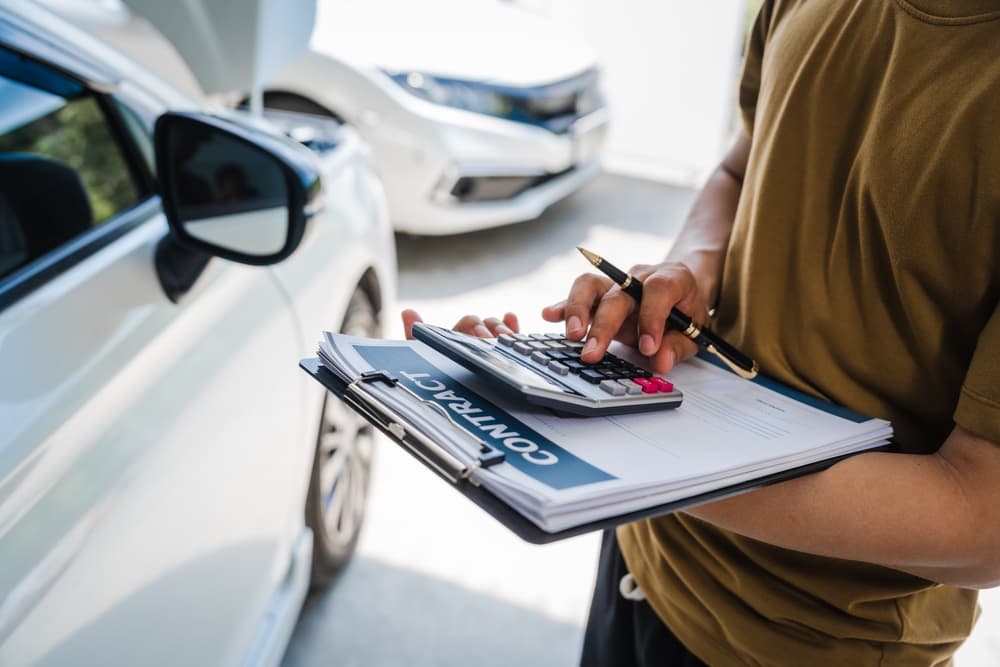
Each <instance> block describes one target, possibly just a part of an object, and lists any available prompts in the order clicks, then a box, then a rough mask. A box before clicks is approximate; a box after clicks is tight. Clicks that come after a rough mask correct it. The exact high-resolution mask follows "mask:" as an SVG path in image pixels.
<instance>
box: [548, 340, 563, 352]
mask: <svg viewBox="0 0 1000 667" xmlns="http://www.w3.org/2000/svg"><path fill="white" fill-rule="evenodd" d="M545 344H546V345H548V346H549V348H551V349H553V350H565V349H566V345H564V344H563V343H560V342H559V341H557V340H547V341H545Z"/></svg>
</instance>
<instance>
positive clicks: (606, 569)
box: [580, 530, 704, 667]
mask: <svg viewBox="0 0 1000 667" xmlns="http://www.w3.org/2000/svg"><path fill="white" fill-rule="evenodd" d="M627 573H628V570H627V569H626V568H625V559H623V558H622V553H621V551H619V550H618V540H617V539H615V532H614V531H613V530H608V531H605V532H604V539H603V540H602V541H601V559H600V561H599V563H598V566H597V585H596V587H595V588H594V599H593V600H592V601H591V603H590V616H589V617H588V618H587V630H586V633H585V634H584V636H583V656H582V657H581V658H580V665H581V667H626V666H628V665H635V666H636V667H645V666H646V665H658V666H662V665H673V666H675V667H703V666H704V663H703V662H701V661H700V660H698V658H696V657H695V656H694V655H692V654H691V653H690V652H689V651H688V650H687V649H686V648H685V647H684V645H683V644H681V643H680V641H679V640H678V639H677V637H674V635H673V634H672V633H671V632H670V630H669V629H667V626H666V625H664V624H663V621H661V620H660V618H659V617H658V616H657V615H656V612H654V611H653V608H652V607H650V606H649V603H647V602H646V601H645V600H641V601H633V600H626V599H625V598H623V597H622V596H621V594H620V593H619V592H618V583H619V582H620V581H621V578H622V577H624V576H625V574H627Z"/></svg>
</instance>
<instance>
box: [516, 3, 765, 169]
mask: <svg viewBox="0 0 1000 667" xmlns="http://www.w3.org/2000/svg"><path fill="white" fill-rule="evenodd" d="M514 4H516V5H518V6H520V7H522V8H524V9H527V10H529V11H534V12H537V13H539V14H542V15H544V16H548V17H550V18H552V19H554V20H556V21H558V22H560V23H564V24H567V25H571V26H573V27H574V28H576V29H578V30H580V31H581V32H582V33H583V34H584V35H585V37H586V38H587V40H588V41H589V42H590V44H591V45H592V46H593V47H594V48H595V50H596V51H597V54H598V58H599V61H600V63H601V66H602V68H603V75H604V91H605V93H606V95H607V97H608V102H609V105H610V106H611V113H612V120H611V122H612V125H611V130H610V134H609V136H608V143H607V146H606V149H605V154H604V157H605V160H604V163H605V167H606V168H607V169H608V170H610V171H621V172H626V173H631V174H635V175H639V176H645V177H648V178H655V179H660V180H665V181H669V182H673V183H679V184H687V185H691V184H696V183H699V182H700V181H701V180H702V179H703V178H704V177H705V176H706V175H707V173H708V172H709V171H710V170H711V169H712V168H714V166H715V165H716V164H717V163H718V160H719V158H720V156H721V153H722V151H723V150H724V148H725V146H726V144H727V143H728V141H729V140H730V138H731V136H732V128H733V119H734V107H735V104H736V84H737V77H738V74H739V62H740V52H739V50H740V48H741V44H742V36H743V22H744V17H745V12H746V0H516V1H515V3H514Z"/></svg>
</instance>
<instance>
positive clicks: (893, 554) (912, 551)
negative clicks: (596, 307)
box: [689, 445, 1000, 588]
mask: <svg viewBox="0 0 1000 667" xmlns="http://www.w3.org/2000/svg"><path fill="white" fill-rule="evenodd" d="M990 446H992V447H995V445H990ZM998 451H1000V450H998ZM987 454H989V452H988V450H987ZM987 459H988V460H986V459H984V460H986V463H987V464H988V466H993V465H995V464H996V459H997V452H993V453H992V455H991V456H987ZM975 465H977V466H980V467H982V464H981V463H980V462H977V463H976V464H975ZM961 468H962V466H959V467H958V468H956V466H955V465H954V464H953V463H952V462H951V461H949V460H948V457H946V456H941V455H940V454H935V455H929V456H915V455H905V454H885V453H870V454H861V455H858V456H855V457H852V458H850V459H847V460H846V461H843V462H841V463H839V464H837V465H835V466H833V467H831V468H830V469H828V470H826V471H824V472H822V473H818V474H815V475H809V476H806V477H802V478H798V479H794V480H790V481H788V482H784V483H781V484H777V485H774V486H770V487H766V488H763V489H760V490H757V491H754V492H751V493H748V494H744V495H741V496H737V497H734V498H729V499H726V500H722V501H718V502H715V503H710V504H707V505H703V506H701V507H697V508H694V509H693V510H691V511H690V512H689V513H690V514H691V515H693V516H696V517H698V518H700V519H703V520H705V521H708V522H710V523H713V524H716V525H718V526H720V527H722V528H726V529H728V530H731V531H733V532H736V533H739V534H741V535H746V536H747V537H751V538H754V539H757V540H761V541H763V542H768V543H770V544H774V545H777V546H780V547H784V548H787V549H794V550H797V551H803V552H807V553H812V554H817V555H822V556H830V557H834V558H844V559H849V560H858V561H865V562H869V563H877V564H880V565H885V566H887V567H892V568H895V569H898V570H903V571H905V572H909V573H911V574H915V575H917V576H921V577H925V578H927V579H931V580H933V581H937V582H940V583H946V584H951V585H956V586H964V587H969V588H985V587H989V586H995V585H997V584H998V583H1000V580H998V579H1000V563H998V557H997V553H998V551H1000V538H998V532H1000V531H998V530H997V525H998V520H1000V515H998V511H997V509H996V501H997V498H996V492H995V491H990V490H989V489H990V488H991V486H990V480H989V479H985V478H984V479H982V480H981V483H980V481H977V480H975V479H972V482H970V475H971V476H976V475H980V474H981V473H980V472H978V471H975V470H973V471H972V472H971V473H970V472H968V471H963V470H962V469H961ZM993 486H995V481H994V482H993ZM970 488H971V489H985V490H986V491H985V493H986V494H989V497H988V498H985V499H984V498H983V492H981V491H978V490H976V491H974V492H973V491H970Z"/></svg>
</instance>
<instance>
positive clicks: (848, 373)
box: [404, 0, 1000, 665]
mask: <svg viewBox="0 0 1000 667" xmlns="http://www.w3.org/2000/svg"><path fill="white" fill-rule="evenodd" d="M740 106H741V110H742V112H743V120H744V129H745V132H744V133H743V135H742V136H741V137H740V138H739V139H738V140H737V142H736V144H735V146H734V147H733V148H732V150H731V151H730V152H729V154H728V155H727V156H726V157H725V159H724V160H723V162H722V164H721V165H720V167H719V169H718V170H717V171H716V172H715V173H714V174H713V175H712V176H711V177H710V179H709V181H708V182H707V184H706V185H705V187H704V189H703V190H702V191H701V193H700V195H699V196H698V198H697V199H696V201H695V204H694V206H693V208H692V211H691V214H690V216H689V218H688V220H687V222H686V224H685V226H684V228H683V230H682V232H681V234H680V236H679V237H678V240H677V242H676V244H675V245H674V247H673V249H672V250H671V252H670V255H669V257H668V260H667V261H666V262H664V263H662V264H659V265H656V266H641V267H636V268H634V269H633V270H632V273H633V274H635V275H637V276H638V277H640V278H642V279H644V281H645V287H644V297H643V302H642V304H641V307H639V308H638V310H636V306H635V303H634V302H633V301H632V300H631V298H630V297H628V296H627V295H626V294H624V293H622V292H621V291H620V290H619V289H618V288H617V287H614V286H612V285H611V284H610V282H609V281H608V280H607V279H605V278H602V277H598V276H581V277H580V278H579V279H577V281H576V282H575V283H574V285H573V288H572V290H571V291H570V295H569V298H568V299H567V300H566V301H565V302H564V303H561V304H557V305H556V306H553V307H551V308H548V309H546V311H545V312H544V313H543V315H544V316H545V317H546V319H548V320H549V321H560V320H565V321H566V328H567V333H568V334H569V335H570V336H572V337H575V338H581V337H583V336H586V338H587V343H586V347H585V355H584V358H585V360H586V359H587V358H588V355H589V357H590V358H591V359H596V358H599V357H600V356H601V355H602V354H603V353H604V350H605V349H606V348H607V345H608V343H609V342H610V341H611V340H612V339H613V338H619V339H621V340H624V341H626V342H630V343H634V344H636V345H637V346H638V348H639V350H640V351H641V352H643V353H644V354H646V355H648V356H649V358H650V360H651V363H652V364H653V366H654V367H655V368H656V370H658V371H661V372H665V371H667V370H669V369H670V368H671V367H672V366H673V365H674V364H675V363H676V362H677V361H679V360H681V359H684V358H686V357H687V356H690V355H691V354H692V353H693V352H694V351H695V348H694V345H693V344H692V343H691V342H690V341H688V340H687V339H685V338H684V337H682V336H681V335H680V334H679V333H678V332H675V331H667V332H664V321H665V319H666V313H667V312H668V309H669V308H671V307H673V306H676V307H678V308H679V309H680V310H682V311H685V312H687V313H688V314H690V315H693V316H696V317H707V312H708V308H709V306H710V305H715V306H716V315H715V319H714V321H713V327H714V328H715V330H716V331H718V332H719V333H720V334H721V335H722V336H723V337H725V338H726V339H727V340H729V341H730V342H732V343H734V344H735V345H736V346H737V347H739V348H741V349H743V350H744V351H745V352H746V353H748V354H749V355H750V356H752V357H754V358H755V359H757V360H758V361H759V362H760V365H761V368H762V370H763V372H765V373H767V374H768V375H771V376H773V377H775V378H777V379H779V380H781V381H783V382H786V383H788V384H790V385H792V386H795V387H797V388H799V389H802V390H803V391H806V392H810V393H812V394H815V395H818V396H822V397H824V398H827V399H829V400H831V401H834V402H836V403H840V404H843V405H845V406H847V407H850V408H852V409H854V410H856V411H858V412H862V413H866V414H870V415H874V416H879V417H883V418H887V419H890V420H891V421H892V423H893V426H894V428H895V433H896V442H897V444H898V445H899V447H900V449H901V452H900V453H892V454H888V453H867V454H862V455H858V456H855V457H853V458H850V459H848V460H846V461H844V462H842V463H838V464H836V465H835V466H833V467H831V468H830V469H828V470H827V471H824V472H822V473H818V474H815V475H810V476H807V477H802V478H799V479H796V480H792V481H788V482H784V483H781V484H777V485H774V486H770V487H767V488H764V489H761V490H758V491H754V492H751V493H747V494H744V495H741V496H737V497H735V498H731V499H727V500H722V501H718V502H713V503H709V504H706V505H702V506H700V507H697V508H694V509H691V510H689V511H686V512H678V513H675V514H671V515H668V516H664V517H659V518H656V519H651V520H647V521H641V522H638V523H634V524H629V525H626V526H622V527H620V528H619V529H618V530H617V532H616V534H615V535H608V536H606V538H605V543H604V545H603V547H602V556H601V564H600V568H599V570H600V571H599V575H598V583H597V589H596V590H595V598H594V603H593V607H592V610H591V617H590V621H589V623H588V630H587V637H586V640H585V645H584V656H583V662H584V664H609V665H610V664H619V665H620V664H654V663H655V664H697V661H698V660H701V661H704V662H707V663H709V664H713V665H727V664H740V665H742V664H750V665H802V664H814V665H820V664H822V665H826V664H837V665H888V664H906V665H930V664H945V663H947V662H949V661H950V657H951V655H952V654H953V653H954V651H955V650H956V649H957V648H958V646H959V645H960V644H961V642H962V641H963V640H964V639H965V637H966V636H967V635H968V633H969V632H970V631H971V629H972V626H973V624H974V622H975V616H976V592H975V589H977V588H986V587H990V586H995V585H998V584H1000V310H998V300H1000V140H998V138H997V131H996V119H997V118H1000V2H997V1H996V0H876V1H873V0H771V1H768V2H765V4H764V6H763V8H762V9H761V12H760V15H759V16H758V18H757V21H756V24H755V26H754V28H753V32H752V34H751V38H750V45H749V49H748V53H747V59H746V64H745V68H744V72H743V76H742V81H741V86H740ZM414 317H415V314H414V313H412V312H411V313H407V314H404V320H407V321H412V319H413V318H414ZM459 324H460V327H461V328H463V330H466V331H470V332H475V327H476V326H482V324H485V325H487V326H488V327H490V328H491V329H493V330H494V331H496V330H497V328H498V327H502V326H503V323H500V322H498V321H495V320H491V321H487V322H485V323H482V324H481V323H479V322H478V320H475V319H469V318H466V319H464V320H463V321H462V322H460V323H459ZM512 324H516V323H515V322H514V321H513V320H508V321H507V323H506V325H507V326H511V325H512ZM479 333H480V334H481V333H482V331H479ZM619 550H620V554H619ZM626 568H627V570H626ZM623 577H624V578H625V581H624V583H623V590H625V592H628V590H627V588H628V584H629V583H630V582H632V581H633V580H634V582H635V583H637V584H638V587H639V589H640V590H641V593H640V592H639V591H633V594H632V595H629V597H631V598H637V597H642V596H644V597H645V600H644V601H633V600H626V599H624V597H623V596H622V595H620V594H618V592H617V590H618V586H619V581H620V580H621V579H622V578H623Z"/></svg>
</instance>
